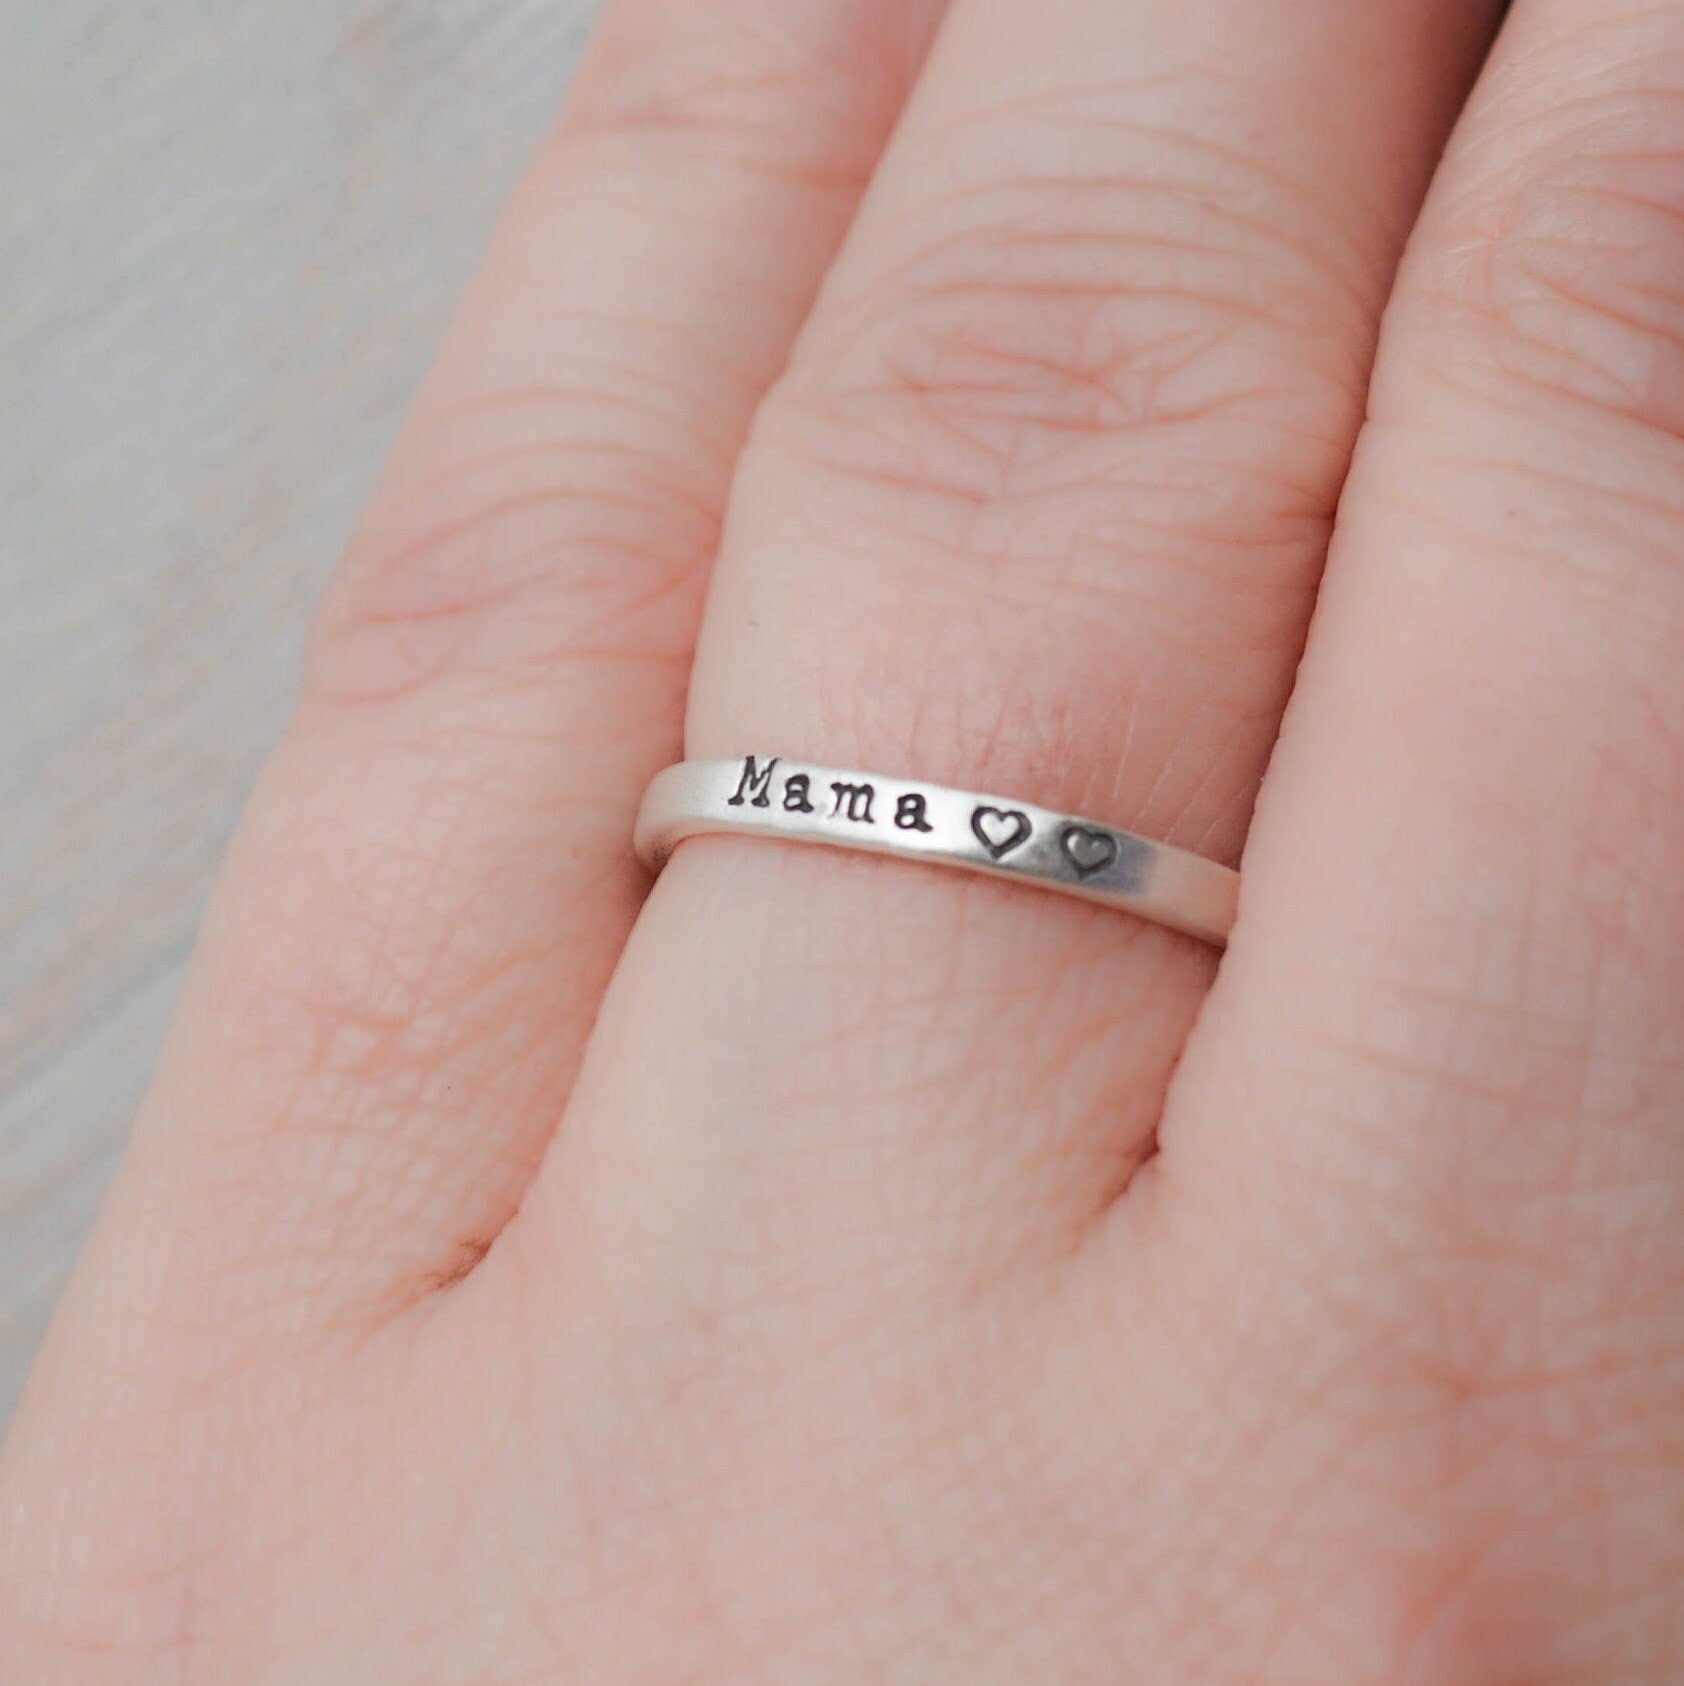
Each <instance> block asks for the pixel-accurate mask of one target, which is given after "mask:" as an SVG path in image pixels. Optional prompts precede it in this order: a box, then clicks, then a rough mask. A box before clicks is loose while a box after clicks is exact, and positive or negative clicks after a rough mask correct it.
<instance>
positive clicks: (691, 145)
mask: <svg viewBox="0 0 1684 1686" xmlns="http://www.w3.org/2000/svg"><path fill="white" fill-rule="evenodd" d="M912 45H913V40H912V34H911V32H910V31H909V30H908V28H907V27H906V20H905V19H904V18H902V17H900V16H899V8H893V7H869V6H866V7H846V6H844V7H839V6H835V5H831V4H828V3H825V0H750V3H748V4H737V5H727V6H722V5H713V4H706V5H704V4H697V3H696V0H646V3H644V4H642V5H640V6H636V7H628V8H625V9H624V13H623V15H621V16H612V15H611V17H610V20H609V24H608V27H607V28H606V29H605V31H604V33H603V36H602V38H601V45H600V49H599V50H600V66H599V68H600V70H601V74H599V75H597V76H595V77H592V78H589V79H587V80H586V81H585V83H584V84H583V85H582V86H581V88H580V90H579V95H578V97H577V98H576V100H575V102H574V104H573V105H572V107H571V108H570V110H569V112H568V114H567V118H566V120H565V121H564V123H563V125H562V130H561V133H562V134H563V136H567V135H570V134H571V135H577V134H579V133H581V132H583V133H589V134H594V135H595V136H597V137H598V138H602V139H610V140H614V141H621V142H623V141H627V140H632V141H640V142H655V143H657V144H659V143H660V142H663V141H669V140H670V141H672V142H675V143H676V144H678V145H681V146H682V147H683V148H684V149H685V152H686V154H687V156H691V157H695V156H699V155H701V154H703V153H710V152H711V153H712V154H714V155H719V156H724V157H728V158H729V159H731V161H732V162H734V163H737V164H751V165H757V166H759V167H762V168H769V169H773V170H776V171H777V172H779V173H782V174H799V175H802V176H804V177H812V178H824V179H830V178H834V179H837V180H838V181H839V182H853V181H856V180H858V179H859V178H862V177H863V176H864V175H865V174H866V173H867V172H868V171H869V169H870V167H871V163H872V160H873V155H874V151H875V148H874V145H873V141H874V137H875V136H876V135H877V134H878V133H879V132H880V131H881V129H882V127H883V126H884V125H886V123H887V122H888V121H889V119H890V117H891V115H892V105H893V101H894V99H895V97H896V94H897V91H898V89H899V86H900V84H901V80H902V78H903V76H904V74H905V73H906V69H907V64H908V60H909V58H910V56H911V49H912ZM874 108H875V109H874Z"/></svg>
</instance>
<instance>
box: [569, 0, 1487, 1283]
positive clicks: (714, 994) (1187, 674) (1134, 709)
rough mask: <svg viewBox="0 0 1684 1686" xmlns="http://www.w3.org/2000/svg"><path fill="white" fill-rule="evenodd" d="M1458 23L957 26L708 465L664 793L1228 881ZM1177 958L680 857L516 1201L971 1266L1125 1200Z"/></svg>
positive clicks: (775, 860)
mask: <svg viewBox="0 0 1684 1686" xmlns="http://www.w3.org/2000/svg"><path fill="white" fill-rule="evenodd" d="M1492 16H1493V7H1492V6H1491V5H1490V4H1485V3H1476V0H1126V3H1120V0H1062V3H1060V4H1058V5H1056V6H1047V5H1046V4H1045V3H1044V0H959V3H958V4H957V5H956V6H955V7H954V9H953V11H952V12H951V14H950V16H949V21H948V23H947V25H946V27H945V29H944V31H943V34H942V36H941V38H940V39H939V41H938V43H937V46H936V49H935V52H934V54H933V56H932V58H931V60H930V63H929V66H928V68H927V70H926V72H925V75H924V78H923V81H922V82H921V84H920V86H919V88H918V90H917V92H916V94H915V96H914V99H913V101H912V103H911V105H910V107H909V109H908V112H907V114H906V117H905V119H904V120H903V124H902V128H901V132H900V133H899V135H898V137H897V139H896V141H895V143H894V144H893V146H892V147H891V149H890V151H889V152H888V154H887V155H886V157H885V160H884V162H883V165H882V166H881V168H880V170H879V173H878V177H877V179H876V181H875V182H874V184H873V187H872V190H871V192H870V194H869V196H868V198H867V201H866V204H865V207H864V209H863V211H862V213H861V215H860V217H859V220H858V222H857V224H856V226H855V228H854V230H853V232H852V235H851V237H850V240H849V242H848V244H847V246H846V248H845V250H844V253H843V256H842V257H841V259H840V260H839V262H838V264H837V267H836V268H835V270H834V271H833V273H832V275H831V277H830V279H829V281H828V283H827V286H826V288H825V290H824V293H823V295H822V297H821V300H820V302H819V305H818V307H817V309H816V311H815V314H814V316H813V318H812V320H811V321H810V323H809V325H808V327H807V330H806V332H805V334H804V336H803V339H802V342H801V344H800V346H799V348H798V351H797V354H796V358H795V361H794V364H793V367H792V369H791V371H790V373H789V375H788V377H787V379H786V380H785V381H784V383H783V385H782V387H781V388H780V390H779V391H778V392H777V393H776V394H775V395H774V397H773V398H772V399H771V400H770V401H769V403H768V405H767V406H766V408H765V410H764V411H763V413H762V415H761V418H760V420H759V423H758V425H757V428H756V433H755V439H754V442H753V443H752V444H751V446H750V447H749V450H748V452H747V454H746V455H745V457H744V458H743V461H742V463H741V465H740V467H739V470H738V475H737V480H736V484H735V488H734V491H733V496H732V504H731V512H730V516H729V520H728V524H727V531H726V537H725V542H724V549H723V554H722V557H721V561H720V565H719V570H718V573H717V575H716V578H715V583H714V585H713V588H712V593H711V596H710V600H709V604H708V611H707V619H706V623H705V627H704V632H703V637H702V643H701V647H700V650H699V653H698V665H697V669H696V674H695V678H694V683H693V689H692V696H691V709H690V716H689V734H688V735H689V742H688V746H687V747H688V753H689V754H690V755H692V756H718V757H729V756H741V755H746V754H748V753H750V752H762V753H782V754H784V755H787V756H790V757H793V758H795V759H797V760H802V761H812V762H818V763H825V764H832V765H837V766H844V767H847V766H854V767H865V768H873V769H876V770H879V771H881V772H883V773H885V774H899V775H905V776H909V777H916V778H921V779H928V780H930V781H932V782H939V783H943V784H952V785H959V786H961V787H968V788H975V789H979V790H995V791H1002V792H1006V793H1008V794H1010V795H1013V796H1017V797H1020V798H1023V799H1025V800H1027V801H1031V802H1036V803H1040V804H1043V805H1045V806H1047V807H1050V808H1054V809H1062V810H1066V811H1071V812H1077V813H1088V814H1092V815H1094V816H1095V817H1096V818H1099V819H1101V820H1104V821H1107V822H1109V823H1112V824H1115V825H1121V826H1126V827H1128V828H1130V829H1133V830H1137V831H1140V832H1143V833H1145V834H1146V835H1148V836H1152V837H1158V838H1162V839H1165V840H1167V841H1171V842H1175V843H1179V844H1182V845H1184V846H1186V847H1188V848H1192V849H1196V850H1199V851H1200V852H1203V853H1206V854H1210V855H1214V856H1216V857H1218V858H1220V859H1222V860H1225V861H1229V862H1232V861H1233V860H1234V859H1235V858H1236V857H1237V855H1238V851H1239V848H1240V845H1241V843H1242V841H1243V838H1244V833H1245V828H1246V822H1247V819H1248V816H1249V812H1250V807H1251V803H1252V798H1253V795H1254V793H1255V790H1256V786H1257V783H1258V780H1259V778H1260V775H1261V771H1262V767H1263V763H1264V761H1265V759H1266V757H1267V754H1268V751H1269V747H1270V745H1271V744H1272V742H1273V739H1274V736H1275V732H1276V728H1277V724H1278V719H1279V714H1280V711H1281V708H1282V706H1283V703H1284V700H1285V696H1286V693H1287V690H1288V687H1289V685H1290V682H1291V676H1292V672H1293V668H1294V665H1295V663H1296V659H1297V656H1298V653H1299V650H1300V647H1301V644H1302V639H1303V635H1304V629H1305V623H1306V621H1307V618H1308V614H1309V609H1310V605H1311V602H1312V599H1313V595H1314V590H1315V585H1316V580H1317V577H1318V574H1319V571H1320V567H1321V563H1322V560H1323V554H1324V549H1325V544H1326V539H1327V534H1328V529H1329V525H1330V522H1331V517H1332V513H1333V509H1334V505H1335V502H1336V499H1337V496H1338V492H1339V487H1340V485H1341V482H1342V479H1343V476H1344V473H1345V469H1346V465H1347V460H1348V456H1349V451H1350V447H1351V442H1352V438H1353V435H1354V432H1355V429H1356V427H1357V425H1358V423H1359V421H1360V419H1361V413H1362V406H1363V397H1364V391H1365V387H1366V382H1367V376H1368V370H1369V363H1370V357H1371V352H1372V345H1373V340H1374V335H1375V328H1376V322H1377V318H1378V315H1379V312H1380V309H1381V306H1382V303H1383V301H1384V298H1385V294H1386V291H1387V288H1388V285H1389V282H1390V279H1391V275H1392V270H1393V265H1394V262H1395V258H1396V254H1397V250H1398V247H1399V245H1400V243H1401V240H1402V237H1403V235H1404V233H1405V232H1406V230H1407V228H1408V225H1409V223H1410V221H1411V218H1412V216H1413V213H1414V211H1415V209H1416V206H1417V203H1418V200H1419V197H1420V194H1421V192H1422V189H1423V186H1424V183H1425V181H1426V178H1427V175H1428V173H1429V171H1430V168H1431V166H1432V163H1433V161H1434V159H1435V157H1436V154H1437V151H1438V147H1439V145H1440V142H1441V139H1442V135H1443V131H1444V129H1445V127H1446V125H1447V123H1448V121H1449V120H1450V118H1451V116H1452V115H1453V112H1454V109H1455V107H1456V105H1457V103H1458V101H1459V96H1460V94H1461V92H1462V90H1463V88H1464V86H1465V83H1466V80H1467V78H1468V76H1469V75H1470V74H1471V71H1472V68H1473V66H1474V63H1475V61H1476V59H1477V56H1478V53H1479V51H1480V49H1481V47H1482V46H1483V44H1484V41H1485V38H1486V35H1487V32H1488V29H1489V26H1490V23H1491V19H1492ZM1211 965H1212V961H1211V957H1210V954H1209V952H1208V951H1206V950H1204V949H1202V948H1201V947H1199V946H1198V945H1197V944H1195V943H1193V942H1191V941H1190V940H1188V939H1186V938H1183V937H1177V936H1174V935H1171V934H1169V933H1167V932H1164V931H1161V930H1158V929H1155V928H1151V927H1147V926H1144V925H1141V924H1139V923H1137V922H1135V921H1133V920H1131V919H1129V918H1127V917H1126V916H1121V915H1118V914H1115V913H1110V912H1106V911H1103V910H1096V909H1093V908H1090V907H1086V906H1081V905H1075V904H1068V903H1064V902H1062V901H1060V900H1058V899H1055V898H1051V897H1047V896H1044V895H1038V894H1034V893H1031V892H1029V891H1025V890H1020V889H1016V888H1013V887H1007V886H1002V885H999V884H996V883H992V882H977V881H968V880H964V879H961V878H960V877H958V875H955V874H951V873H937V872H928V871H924V870H919V869H915V868H912V867H909V866H906V865H904V864H900V863H894V862H884V861H871V860H860V859H855V858H839V857H837V856H835V855H833V854H831V853H830V852H829V851H815V850H798V849H788V848H784V847H779V846H777V845H774V844H771V843H768V842H765V841H760V840H748V841H745V840H737V839H719V838H710V839H706V840H700V841H696V842H692V843H689V844H687V845H685V846H684V847H683V848H681V849H680V850H679V851H678V853H677V855H676V856H675V859H674V861H673V863H672V865H671V866H670V867H669V868H668V870H667V873H666V875H665V877H664V879H663V882H662V883H661V885H660V886H659V888H658V890H657V892H656V894H655V895H654V897H653V898H652V901H651V903H650V906H649V908H648V910H647V912H646V915H645V917H644V919H643V921H642V922H641V924H640V927H639V929H638V931H637V933H636V935H635V936H634V938H633V941H632V944H631V946H630V949H629V950H628V954H627V959H626V963H625V965H624V966H623V967H622V971H621V974H620V976H619V978H618V980H617V983H616V987H615V989H614V991H613V993H612V995H611V997H610V1001H609V1003H608V1005H607V1008H606V1009H605V1012H604V1016H603V1019H602V1021H601V1022H600V1024H599V1027H598V1033H597V1043H598V1047H597V1049H596V1054H597V1056H598V1057H597V1058H595V1059H594V1061H593V1063H592V1064H591V1066H590V1067H589V1068H588V1070H587V1073H586V1077H585V1079H584V1081H583V1083H582V1084H581V1087H580V1090H579V1091H578V1094H577V1097H576V1102H575V1114H576V1116H575V1117H574V1118H573V1119H572V1120H571V1121H570V1124H569V1129H568V1131H566V1132H564V1133H563V1136H564V1141H563V1145H562V1146H561V1148H560V1149H559V1159H560V1164H559V1167H558V1168H557V1169H556V1170H555V1171H554V1172H553V1173H552V1176H551V1178H550V1179H549V1181H550V1182H551V1183H553V1184H558V1185H559V1186H561V1187H562V1188H565V1187H566V1186H567V1183H568V1180H569V1179H568V1174H567V1167H568V1166H569V1164H578V1163H580V1162H581V1161H582V1159H585V1158H588V1160H589V1162H590V1167H591V1174H592V1179H593V1181H594V1182H595V1184H596V1186H595V1188H594V1189H593V1194H594V1196H595V1198H596V1199H598V1200H601V1201H603V1202H604V1203H605V1204H606V1203H607V1202H609V1201H615V1204H614V1206H613V1208H612V1209H614V1210H616V1211H618V1212H622V1213H623V1212H624V1211H625V1210H627V1209H628V1208H627V1204H626V1202H624V1201H617V1200H616V1199H615V1196H616V1187H618V1188H619V1189H630V1188H634V1187H635V1188H637V1189H638V1190H639V1191H640V1194H641V1202H640V1204H641V1208H642V1209H644V1210H649V1211H657V1212H659V1213H660V1214H661V1217H660V1222H661V1225H662V1227H663V1229H665V1230H670V1229H671V1228H672V1227H674V1225H675V1224H677V1223H679V1222H680V1221H681V1218H682V1215H683V1214H684V1213H686V1211H688V1212H689V1213H690V1214H692V1215H693V1217H694V1219H695V1221H696V1222H697V1223H699V1224H701V1225H704V1226H709V1225H719V1226H722V1227H723V1228H724V1229H725V1232H726V1234H727V1235H728V1236H729V1237H730V1238H731V1240H732V1242H733V1244H734V1243H735V1241H736V1240H737V1239H739V1238H740V1237H741V1236H742V1234H743V1233H744V1231H745V1227H746V1228H747V1229H749V1230H751V1231H752V1230H754V1228H755V1226H757V1225H758V1226H759V1230H760V1232H762V1239H765V1240H766V1241H767V1242H768V1244H769V1245H771V1246H773V1247H774V1248H780V1250H787V1248H785V1247H784V1245H783V1244H784V1243H787V1242H795V1243H797V1244H799V1245H801V1246H803V1247H808V1246H810V1245H811V1244H812V1242H813V1240H814V1231H815V1226H818V1228H819V1229H820V1230H821V1231H830V1232H831V1239H832V1240H834V1241H835V1242H836V1243H837V1247H838V1248H839V1249H840V1251H837V1250H836V1248H833V1249H832V1254H831V1255H829V1256H831V1257H834V1259H835V1261H836V1262H835V1266H834V1268H836V1269H838V1270H841V1271H848V1270H849V1264H850V1254H851V1253H856V1252H858V1251H859V1249H860V1248H861V1247H870V1248H874V1249H876V1250H877V1251H878V1252H879V1253H881V1252H882V1250H883V1249H884V1248H885V1247H888V1248H891V1249H892V1250H893V1253H894V1258H895V1270H896V1273H897V1280H898V1281H899V1282H900V1283H901V1284H902V1285H903V1286H911V1285H912V1284H911V1282H910V1281H909V1280H908V1279H909V1275H910V1276H916V1275H918V1274H919V1273H921V1272H924V1271H926V1270H928V1271H930V1272H933V1273H935V1274H937V1275H942V1274H946V1275H951V1274H952V1272H953V1270H954V1268H955V1263H956V1261H957V1268H958V1269H959V1271H960V1272H962V1273H967V1274H974V1273H977V1272H983V1273H987V1272H992V1271H994V1270H997V1269H998V1268H1000V1267H1001V1265H1002V1264H1003V1263H1004V1262H1006V1261H1007V1260H1008V1259H1010V1258H1012V1257H1016V1256H1019V1255H1021V1254H1023V1253H1024V1252H1025V1251H1032V1250H1034V1249H1035V1248H1036V1247H1038V1246H1042V1247H1044V1246H1053V1247H1063V1246H1067V1245H1068V1242H1069V1236H1070V1231H1071V1227H1072V1225H1074V1224H1079V1223H1080V1222H1081V1220H1082V1219H1083V1218H1084V1217H1085V1216H1088V1215H1090V1214H1091V1213H1092V1212H1093V1211H1094V1210H1095V1209H1096V1208H1097V1207H1099V1206H1100V1205H1101V1204H1103V1203H1104V1202H1105V1201H1106V1200H1107V1199H1108V1198H1109V1197H1110V1196H1111V1195H1113V1194H1114V1193H1115V1191H1116V1189H1117V1188H1118V1187H1119V1186H1120V1185H1121V1183H1122V1181H1123V1180H1124V1179H1125V1178H1126V1176H1127V1174H1128V1172H1129V1169H1130V1167H1131V1166H1132V1165H1133V1164H1134V1163H1135V1162H1136V1161H1137V1160H1138V1158H1139V1156H1140V1155H1141V1153H1142V1152H1143V1151H1145V1149H1146V1148H1147V1146H1148V1145H1149V1143H1150V1140H1151V1134H1152V1130H1153V1127H1154V1124H1155V1121H1156V1116H1157V1111H1158V1102H1159V1099H1160V1097H1161V1093H1162V1089H1163V1085H1164V1083H1165V1081H1166V1080H1167V1074H1168V1072H1169V1069H1170V1067H1171V1066H1172V1064H1173V1061H1174V1059H1175V1057H1176V1054H1177V1051H1178V1049H1179V1047H1180V1045H1181V1043H1182V1041H1183V1039H1184V1037H1185V1034H1186V1030H1187V1027H1188V1025H1189V1023H1190V1020H1191V1017H1192V1014H1193V1013H1194V1012H1195V1011H1196V1009H1197V1006H1198V1003H1199V1001H1200V999H1201V998H1202V994H1203V991H1204V989H1205V987H1206V985H1207V983H1208V980H1209V976H1210V971H1211ZM604 1045H606V1046H604ZM628 1052H629V1053H631V1054H632V1055H633V1057H626V1056H627V1055H628ZM609 1055H612V1057H608V1056H609ZM605 1176H606V1177H607V1178H608V1179H610V1186H609V1187H608V1188H607V1189H604V1188H603V1186H602V1179H603V1178H604V1177H605ZM652 1184H653V1186H652ZM826 1214H828V1215H826ZM782 1224H791V1225H793V1226H795V1227H794V1230H793V1232H792V1233H791V1234H790V1235H788V1236H786V1237H783V1238H782V1240H781V1241H780V1238H779V1237H765V1236H764V1234H763V1232H764V1230H765V1228H766V1226H767V1225H782ZM850 1237H851V1238H852V1240H851V1241H850V1240H849V1238H850ZM885 1238H888V1239H885ZM852 1262H854V1263H857V1260H855V1261H852Z"/></svg>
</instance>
